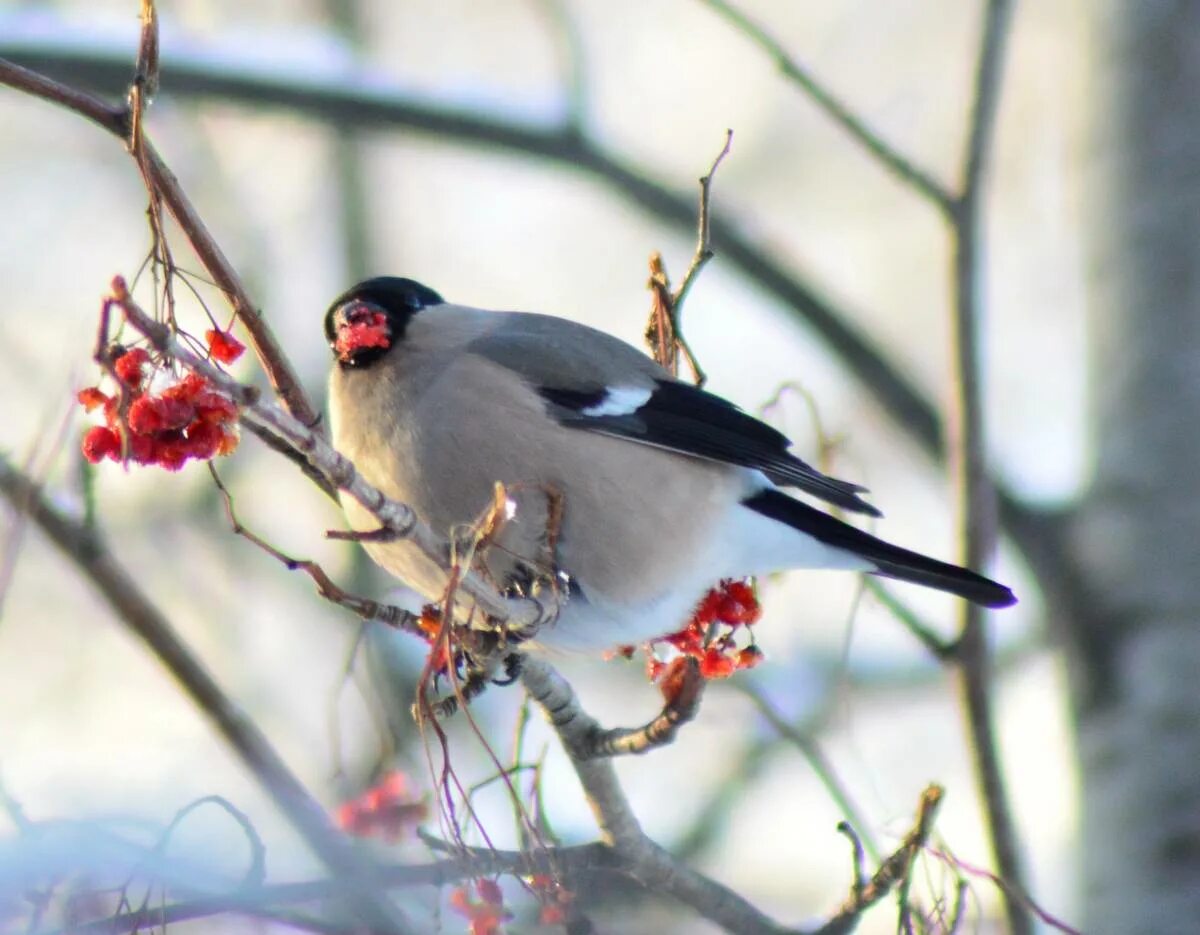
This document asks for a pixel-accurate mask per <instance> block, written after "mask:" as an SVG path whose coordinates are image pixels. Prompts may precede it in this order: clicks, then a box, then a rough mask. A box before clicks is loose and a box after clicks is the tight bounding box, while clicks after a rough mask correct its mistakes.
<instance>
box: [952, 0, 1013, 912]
mask: <svg viewBox="0 0 1200 935" xmlns="http://www.w3.org/2000/svg"><path fill="white" fill-rule="evenodd" d="M1010 14H1011V3H1010V2H1009V0H989V2H988V5H987V12H986V19H985V23H984V29H983V36H982V39H981V46H980V51H979V58H978V63H977V66H976V75H975V92H974V99H973V103H972V107H971V117H970V123H969V126H970V129H969V132H968V139H967V146H966V153H965V156H964V159H963V183H962V184H963V189H962V193H961V195H959V197H958V198H957V199H956V200H955V203H954V210H953V212H952V214H951V222H952V231H953V236H954V291H955V301H954V311H953V317H952V325H951V339H952V342H953V343H952V360H951V377H952V382H951V385H952V387H953V395H952V399H951V405H950V410H949V414H948V422H949V435H950V437H951V439H952V442H951V445H950V470H951V475H952V478H953V481H954V488H955V494H956V499H957V501H958V510H957V515H958V525H959V529H958V537H959V557H960V559H961V560H962V562H963V564H965V565H967V566H968V567H970V568H983V567H986V565H987V563H988V562H989V560H990V558H991V556H992V553H993V552H994V550H995V544H996V538H997V505H996V490H995V485H994V484H993V482H992V479H991V474H990V471H989V470H988V465H987V450H986V433H985V427H984V418H983V381H982V376H981V374H980V366H979V347H980V336H979V331H980V328H981V318H982V308H981V299H982V296H981V294H980V293H981V291H982V288H983V287H982V283H981V281H980V275H979V268H980V262H981V261H980V253H981V247H980V237H981V235H982V213H983V199H984V190H983V183H984V172H985V168H986V164H987V157H988V154H989V153H990V150H991V142H992V137H993V135H994V129H995V120H996V108H997V103H998V99H999V91H1000V78H1001V72H1002V66H1003V59H1004V47H1005V41H1006V39H1007V36H1008V24H1009V19H1010ZM960 608H961V609H960V612H959V614H960V615H959V621H960V628H959V638H958V642H957V644H956V645H955V648H954V653H953V656H952V658H953V661H954V663H955V668H956V672H957V674H958V682H959V692H960V695H961V697H962V704H963V711H964V713H965V716H966V720H967V730H968V734H969V737H970V748H971V753H972V757H973V759H974V766H975V776H976V782H977V784H978V787H979V790H980V794H981V797H982V800H983V806H984V810H985V813H986V816H987V827H988V830H989V833H990V835H991V843H992V853H993V858H994V860H995V861H996V867H997V870H998V871H999V873H1000V876H1001V877H1002V878H1003V879H1004V880H1005V881H1006V883H1007V885H1006V887H1005V888H1004V889H1003V894H1004V900H1005V910H1006V913H1007V916H1008V923H1009V927H1010V929H1011V931H1012V932H1014V933H1015V935H1028V933H1030V932H1032V931H1033V920H1032V917H1031V915H1030V913H1029V910H1028V907H1027V906H1026V905H1025V904H1024V903H1023V902H1022V900H1021V899H1018V898H1016V897H1015V896H1014V893H1013V892H1012V891H1014V890H1015V891H1016V892H1017V893H1022V894H1023V893H1024V890H1025V886H1024V882H1023V879H1024V874H1023V871H1022V866H1021V858H1020V854H1019V852H1018V846H1017V833H1016V829H1015V827H1014V822H1013V817H1012V810H1011V806H1010V804H1009V801H1008V795H1007V792H1006V790H1005V785H1004V776H1003V770H1002V768H1001V764H1000V756H999V751H998V750H997V740H996V736H995V724H994V718H995V716H994V712H993V710H992V706H993V691H992V673H991V660H990V658H989V649H988V637H987V626H986V618H985V616H984V613H983V610H982V609H981V608H980V607H978V606H976V605H974V604H969V603H966V602H962V603H961V604H960ZM1009 887H1011V888H1012V889H1011V890H1010V889H1009Z"/></svg>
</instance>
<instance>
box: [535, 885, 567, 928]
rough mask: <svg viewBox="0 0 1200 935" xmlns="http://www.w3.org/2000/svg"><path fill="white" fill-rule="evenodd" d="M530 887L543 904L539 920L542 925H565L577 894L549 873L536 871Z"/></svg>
mask: <svg viewBox="0 0 1200 935" xmlns="http://www.w3.org/2000/svg"><path fill="white" fill-rule="evenodd" d="M529 889H530V890H532V891H533V895H534V896H536V897H537V899H538V902H540V903H541V904H542V908H541V911H540V912H539V913H538V922H539V923H540V924H542V925H565V924H566V922H567V916H568V915H569V909H570V907H571V903H572V902H573V901H574V899H575V894H574V893H573V892H571V891H570V890H569V889H567V888H566V887H564V886H563V885H562V884H561V883H559V882H558V880H556V879H555V878H554V877H552V876H550V874H548V873H535V874H534V875H533V876H531V877H530V878H529Z"/></svg>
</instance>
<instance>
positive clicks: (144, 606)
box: [0, 456, 411, 933]
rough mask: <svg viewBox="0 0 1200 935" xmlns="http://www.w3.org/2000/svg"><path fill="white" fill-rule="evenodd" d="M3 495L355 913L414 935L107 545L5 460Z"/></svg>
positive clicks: (364, 864) (362, 861)
mask: <svg viewBox="0 0 1200 935" xmlns="http://www.w3.org/2000/svg"><path fill="white" fill-rule="evenodd" d="M0 492H3V494H4V496H5V497H6V498H7V499H8V501H9V502H10V503H11V504H12V505H13V506H14V507H16V508H17V509H20V510H22V511H23V512H25V514H26V515H27V516H29V518H30V521H31V522H32V523H33V524H34V525H36V526H37V527H38V528H39V529H40V530H41V531H42V532H43V533H45V535H46V536H47V537H48V538H49V539H50V540H51V541H52V542H53V543H54V545H55V546H56V547H57V548H58V549H59V551H60V552H62V553H63V555H64V556H65V557H66V558H67V559H69V560H70V561H71V562H72V563H73V564H74V565H75V567H76V569H77V570H78V571H79V573H80V574H81V575H82V576H83V577H85V578H86V579H87V581H88V582H89V583H90V584H91V585H92V587H94V588H95V589H96V590H97V591H99V593H100V595H101V596H102V597H103V598H104V600H105V602H106V603H107V604H108V606H109V608H110V610H111V611H112V613H113V614H114V615H115V616H116V617H117V619H118V620H120V621H121V623H122V624H124V625H125V626H126V627H127V628H128V629H129V630H130V631H131V632H133V633H134V634H136V635H137V636H138V637H139V638H140V639H141V640H142V641H143V642H144V643H145V644H146V646H147V647H148V648H149V649H150V650H151V652H153V653H154V655H155V656H156V657H157V658H158V659H159V661H161V662H162V664H163V665H164V666H165V667H166V669H167V670H168V671H169V672H170V673H171V675H172V676H173V677H174V678H175V680H176V681H177V682H178V683H179V685H180V687H181V688H182V689H183V690H184V692H185V693H186V694H187V696H188V697H189V698H190V699H191V700H192V701H193V702H194V703H195V704H196V706H197V707H198V708H199V709H200V710H201V711H203V712H204V714H205V715H206V716H207V717H208V718H209V719H210V720H211V721H212V722H213V724H214V726H215V727H216V728H217V730H218V731H219V733H220V734H221V735H222V737H224V739H225V741H226V742H227V743H228V744H229V746H230V747H231V748H232V749H233V751H234V752H235V753H236V754H237V756H238V757H239V759H240V760H241V761H242V764H243V765H244V766H245V767H246V768H247V769H248V770H249V771H250V773H251V774H252V775H253V776H254V777H255V779H256V780H258V782H259V784H260V785H261V786H262V787H263V788H264V790H265V791H266V792H267V794H268V795H269V796H270V797H271V799H272V800H273V801H274V802H275V803H276V805H278V807H279V808H280V810H281V811H282V812H283V813H284V814H285V815H286V816H287V817H288V819H289V820H290V821H291V822H292V824H293V826H294V827H295V828H296V830H297V831H298V832H300V834H301V836H302V837H303V838H304V840H305V841H306V842H307V843H308V845H309V846H310V847H311V848H312V849H313V851H314V853H316V854H317V856H318V857H320V858H321V860H322V861H323V862H324V863H325V865H326V866H327V867H328V868H329V870H330V872H331V873H332V874H333V875H334V878H335V879H336V880H337V881H338V884H339V887H340V892H341V893H342V894H343V896H344V898H346V899H347V900H348V901H349V903H350V908H351V911H353V912H354V913H355V914H357V915H358V916H359V918H361V919H362V921H363V922H365V923H367V924H368V925H369V926H370V927H371V928H372V929H373V930H377V931H379V932H381V933H382V932H393V933H402V932H407V931H411V929H410V928H409V926H408V924H407V922H405V921H404V919H403V916H402V915H401V914H400V913H399V911H398V910H397V909H396V907H395V906H393V905H392V904H391V902H390V901H389V900H388V899H387V897H386V895H385V894H384V892H383V890H382V889H380V888H379V886H378V883H377V880H376V875H375V869H374V866H373V864H372V862H371V861H369V860H368V859H367V858H365V857H364V856H362V855H360V854H359V853H358V852H357V851H356V850H355V849H354V847H353V846H352V845H351V844H350V843H349V842H348V841H347V840H346V838H344V837H343V836H342V835H341V834H340V833H339V832H338V831H336V830H335V829H334V828H333V826H332V825H331V824H330V822H329V819H328V817H327V816H326V814H325V811H324V809H322V808H321V806H320V805H319V804H318V803H317V802H316V801H315V800H314V799H313V798H312V796H311V795H310V794H309V792H308V790H307V789H305V788H304V786H303V785H302V784H301V783H300V781H299V780H298V779H297V778H296V777H295V775H294V774H293V773H292V772H291V770H290V769H288V767H287V764H286V763H284V761H283V759H282V758H281V757H280V756H279V754H278V753H277V752H276V751H275V748H274V747H273V746H272V745H271V742H270V741H269V740H268V739H267V737H266V735H265V734H263V733H262V731H260V730H259V728H258V727H257V726H256V725H255V724H254V722H253V721H251V720H250V718H249V717H247V715H246V713H245V712H244V711H242V710H241V708H239V707H238V706H237V705H236V704H234V702H233V701H232V700H231V699H230V698H229V697H228V696H227V695H225V693H224V692H223V691H222V690H221V688H220V687H219V686H218V685H217V683H216V682H215V681H213V678H212V676H210V675H209V674H208V671H207V670H206V669H205V668H204V667H203V666H202V665H201V664H200V662H199V660H197V659H196V658H195V657H194V656H193V655H192V653H191V651H190V650H189V649H188V648H187V646H186V645H185V644H184V642H183V641H182V640H181V639H180V638H179V636H178V634H177V633H176V632H175V630H174V628H173V627H172V626H171V624H170V623H169V622H168V621H167V619H166V617H164V616H163V614H162V612H161V611H160V610H159V609H158V608H157V607H156V606H155V605H154V604H152V603H151V602H150V600H149V598H147V597H146V596H145V595H144V594H143V593H142V591H141V589H140V588H139V587H138V584H137V580H136V578H135V577H134V576H133V575H131V574H130V573H129V572H127V571H126V570H125V569H124V568H122V567H121V565H119V564H118V563H117V561H116V559H115V558H114V557H113V555H112V553H111V552H110V551H109V549H108V546H107V544H106V543H105V542H104V541H103V540H102V539H101V538H100V537H99V536H98V535H97V534H96V533H94V532H91V531H89V530H87V529H85V528H84V527H83V526H81V525H80V524H79V523H78V522H76V521H75V520H73V519H71V518H69V517H67V516H65V515H63V514H62V513H60V512H59V511H58V510H56V509H55V508H54V507H53V506H51V504H50V503H49V502H48V501H47V500H46V498H45V496H44V495H43V494H42V492H41V490H40V489H39V488H38V486H37V485H36V484H34V483H33V482H32V481H30V480H29V479H28V478H27V477H25V476H24V475H23V474H22V473H21V472H20V471H18V470H16V469H15V468H14V467H13V466H12V465H11V464H9V462H8V461H7V460H6V459H4V458H3V457H2V456H0Z"/></svg>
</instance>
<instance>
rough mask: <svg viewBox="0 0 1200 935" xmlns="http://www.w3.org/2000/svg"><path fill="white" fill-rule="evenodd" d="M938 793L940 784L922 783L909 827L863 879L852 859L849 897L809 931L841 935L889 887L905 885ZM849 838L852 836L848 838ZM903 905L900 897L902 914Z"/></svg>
mask: <svg viewBox="0 0 1200 935" xmlns="http://www.w3.org/2000/svg"><path fill="white" fill-rule="evenodd" d="M942 795H943V792H942V788H941V787H940V786H937V785H931V786H928V787H926V789H925V791H924V792H923V793H922V794H921V801H920V804H919V806H918V809H917V818H916V821H915V822H914V824H913V827H912V830H911V831H909V832H908V834H907V835H905V836H904V840H903V841H902V842H901V843H900V846H899V847H898V848H896V850H895V851H894V852H893V853H892V854H891V856H889V857H888V859H887V860H885V861H884V862H883V863H882V864H880V865H879V869H878V870H876V871H875V873H874V875H873V876H872V877H871V879H870V880H869V881H867V882H866V883H863V882H862V880H861V878H860V876H859V869H858V867H857V862H856V869H855V881H854V884H853V886H852V890H851V894H850V898H849V899H848V900H846V902H845V904H844V905H843V906H842V908H841V909H840V910H839V911H838V913H837V914H836V915H835V916H834V917H833V918H832V919H830V920H829V922H827V923H826V924H825V925H824V926H822V927H821V928H820V929H818V930H817V931H816V932H815V933H813V935H844V933H847V932H850V931H852V930H853V929H854V928H855V927H856V926H857V923H858V919H859V917H860V916H861V915H862V914H863V912H864V911H865V910H866V909H869V908H870V907H871V906H873V905H875V904H876V903H878V902H879V901H880V900H881V899H883V898H884V897H885V896H887V895H888V893H890V892H891V891H892V890H893V889H895V888H897V887H901V888H902V889H904V888H907V886H908V881H909V880H910V879H911V877H912V865H913V862H914V861H915V860H916V859H917V856H918V855H919V854H920V853H921V850H922V849H923V848H924V847H925V842H926V841H928V840H929V834H930V832H931V831H932V830H933V820H934V818H935V817H936V815H937V811H938V807H939V806H940V805H941V803H942ZM839 830H840V829H839ZM851 840H855V839H854V838H851ZM904 906H905V900H903V899H902V900H901V916H902V917H903V915H904V912H905V908H904Z"/></svg>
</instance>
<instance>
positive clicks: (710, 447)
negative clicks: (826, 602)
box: [538, 380, 881, 516]
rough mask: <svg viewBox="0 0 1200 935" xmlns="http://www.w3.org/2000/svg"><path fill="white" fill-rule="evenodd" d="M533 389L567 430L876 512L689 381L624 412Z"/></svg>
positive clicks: (576, 394) (593, 395)
mask: <svg viewBox="0 0 1200 935" xmlns="http://www.w3.org/2000/svg"><path fill="white" fill-rule="evenodd" d="M538 391H539V392H540V393H541V395H542V397H543V398H544V399H546V401H547V402H548V403H549V404H550V405H549V407H548V408H549V410H550V413H551V415H552V416H553V417H554V418H555V419H557V420H558V422H559V423H560V424H562V425H564V426H566V427H568V428H576V429H586V430H587V431H591V432H599V433H601V434H604V435H615V436H617V437H619V438H627V439H629V440H630V441H635V442H641V443H642V444H645V445H654V446H656V447H659V448H669V449H671V450H672V451H679V452H682V453H684V454H689V455H694V456H696V457H698V458H706V459H708V460H710V461H720V462H723V463H725V464H736V465H738V466H740V467H745V468H752V469H754V470H757V471H762V473H763V474H765V475H766V476H767V478H768V479H769V480H771V481H772V482H773V483H776V484H779V485H781V486H784V487H796V488H799V489H800V490H803V491H804V492H806V493H810V494H812V495H813V496H815V497H820V498H821V499H822V500H826V501H828V502H829V503H832V504H835V505H836V506H840V507H842V508H844V509H847V510H853V511H855V512H857V513H866V514H868V515H870V516H879V515H881V514H880V512H879V511H878V510H877V509H875V507H873V506H871V504H869V503H867V502H866V501H865V500H862V499H861V498H860V497H859V496H858V494H859V493H862V492H864V491H865V490H866V488H865V487H860V486H859V485H857V484H851V483H847V482H846V481H840V480H836V479H834V478H832V477H826V476H825V475H824V474H822V473H821V472H820V471H818V470H817V469H816V468H814V467H811V466H810V465H808V464H805V463H804V462H803V461H801V460H800V459H799V458H797V457H796V456H795V455H792V454H790V453H789V452H788V450H787V449H788V447H789V445H790V444H791V442H789V441H788V439H787V436H786V435H784V434H783V433H782V432H778V431H776V430H775V429H773V428H771V426H769V425H766V424H765V423H763V422H760V421H759V420H758V419H756V418H754V417H753V416H750V415H747V414H746V413H745V412H743V411H742V410H741V409H739V408H738V407H737V406H735V405H734V404H733V403H731V402H728V401H726V400H724V399H721V398H720V397H719V396H713V395H712V394H711V393H706V392H704V391H703V390H701V389H698V388H696V387H694V386H691V385H690V384H687V383H680V382H675V381H670V380H658V381H656V384H655V387H654V389H653V392H651V394H650V397H649V398H648V399H647V400H646V401H645V402H644V403H642V404H641V405H640V406H638V407H637V408H636V409H632V410H631V411H629V412H614V411H613V410H614V409H619V406H618V405H607V406H606V402H615V401H614V399H613V394H611V393H610V392H609V390H607V389H605V388H603V387H597V388H595V389H587V390H581V389H562V388H556V387H539V390H538ZM617 392H624V391H617Z"/></svg>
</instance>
